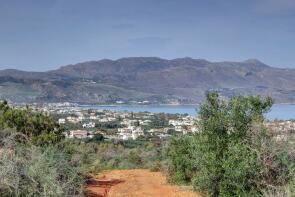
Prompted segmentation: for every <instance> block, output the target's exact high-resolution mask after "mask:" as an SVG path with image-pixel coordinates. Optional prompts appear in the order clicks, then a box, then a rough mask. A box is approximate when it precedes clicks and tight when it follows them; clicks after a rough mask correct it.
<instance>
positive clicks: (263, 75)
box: [0, 57, 295, 103]
mask: <svg viewBox="0 0 295 197" xmlns="http://www.w3.org/2000/svg"><path fill="white" fill-rule="evenodd" d="M210 90H215V91H218V92H220V94H221V95H223V96H225V97H231V96H232V95H238V94H241V95H246V94H247V95H249V94H259V95H269V96H272V97H273V98H274V99H275V101H276V102H278V103H282V102H292V103H295V69H280V68H273V67H270V66H268V65H265V64H264V63H262V62H260V61H258V60H255V59H250V60H246V61H243V62H209V61H207V60H202V59H191V58H179V59H173V60H165V59H160V58H155V57H132V58H122V59H119V60H108V59H104V60H100V61H89V62H83V63H78V64H75V65H68V66H63V67H61V68H59V69H57V70H53V71H48V72H25V71H19V70H11V69H9V70H2V71H0V97H1V98H6V99H9V100H12V101H15V102H22V101H25V102H59V101H70V102H80V103H106V102H115V101H118V100H122V101H126V102H130V101H143V100H148V101H150V102H153V103H177V102H178V103H199V102H201V101H202V100H203V99H204V95H205V92H206V91H210Z"/></svg>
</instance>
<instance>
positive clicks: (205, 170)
mask: <svg viewBox="0 0 295 197" xmlns="http://www.w3.org/2000/svg"><path fill="white" fill-rule="evenodd" d="M271 106H272V100H271V99H270V98H266V99H261V98H260V97H255V96H250V97H234V98H232V99H231V100H230V101H222V100H221V99H219V97H218V94H216V93H210V94H208V95H207V101H206V102H205V103H204V104H203V105H202V106H201V108H200V112H199V116H200V122H199V124H200V125H199V126H200V132H199V133H196V134H194V135H192V136H185V137H177V138H174V139H172V140H171V141H170V144H169V146H168V149H167V157H168V160H169V175H170V180H171V181H173V182H176V183H179V182H187V183H192V184H193V186H194V188H195V190H197V191H202V192H204V193H205V194H208V195H209V196H213V197H217V196H263V195H265V196H269V195H272V196H294V195H295V191H294V183H295V182H294V181H295V174H294V172H295V157H294V146H293V149H292V150H290V149H285V148H284V146H282V145H281V144H278V143H277V142H275V141H274V140H273V138H272V136H271V135H270V134H269V133H268V132H267V131H266V129H265V128H264V127H263V124H262V123H263V121H264V116H263V115H264V113H266V112H267V111H268V110H269V109H270V107H271Z"/></svg>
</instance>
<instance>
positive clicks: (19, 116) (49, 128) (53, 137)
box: [0, 101, 63, 144]
mask: <svg viewBox="0 0 295 197" xmlns="http://www.w3.org/2000/svg"><path fill="white" fill-rule="evenodd" d="M5 128H14V129H15V130H16V131H17V132H19V133H22V134H24V135H25V136H27V137H28V138H30V139H31V140H32V141H33V142H34V143H35V144H48V143H56V142H58V141H60V140H61V139H62V138H63V133H62V132H63V130H62V128H60V127H59V125H58V124H57V123H56V122H55V121H54V120H53V119H52V118H51V117H50V116H48V115H45V114H43V113H41V112H32V110H31V109H30V108H29V107H26V108H25V109H17V108H13V107H10V106H9V105H8V103H7V102H6V101H3V102H1V103H0V129H5Z"/></svg>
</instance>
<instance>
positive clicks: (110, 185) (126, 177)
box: [87, 169, 201, 197]
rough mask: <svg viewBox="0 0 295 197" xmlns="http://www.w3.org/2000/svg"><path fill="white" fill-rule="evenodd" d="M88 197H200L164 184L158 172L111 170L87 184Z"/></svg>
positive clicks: (163, 178)
mask: <svg viewBox="0 0 295 197" xmlns="http://www.w3.org/2000/svg"><path fill="white" fill-rule="evenodd" d="M87 189H88V196H89V197H201V195H198V194H196V193H194V192H192V191H189V190H188V189H187V188H185V187H179V186H172V185H169V184H167V183H166V179H165V176H163V175H162V174H161V173H160V172H150V171H149V170H142V169H138V170H112V171H106V172H103V173H101V174H100V175H99V176H98V177H96V179H95V180H93V181H91V182H89V184H88V187H87Z"/></svg>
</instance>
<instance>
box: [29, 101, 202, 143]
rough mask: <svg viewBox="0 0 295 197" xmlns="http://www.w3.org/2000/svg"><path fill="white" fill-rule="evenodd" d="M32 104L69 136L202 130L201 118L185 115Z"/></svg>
mask: <svg viewBox="0 0 295 197" xmlns="http://www.w3.org/2000/svg"><path fill="white" fill-rule="evenodd" d="M30 107H31V108H32V109H34V110H38V111H43V112H44V113H46V114H50V115H52V116H53V117H54V118H56V121H57V122H58V123H59V124H60V125H61V126H63V127H64V128H65V136H66V137H67V138H79V139H84V138H93V137H94V136H95V135H102V136H103V137H104V139H106V140H130V139H133V140H135V139H138V138H145V139H166V138H169V137H170V136H172V135H174V134H187V133H195V132H198V126H197V124H196V123H197V120H198V119H197V118H196V117H192V116H189V115H185V114H166V113H150V112H138V113H134V112H127V111H123V112H121V111H110V110H96V109H88V108H84V107H81V106H78V105H76V104H70V103H48V104H46V105H40V104H38V105H30Z"/></svg>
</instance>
